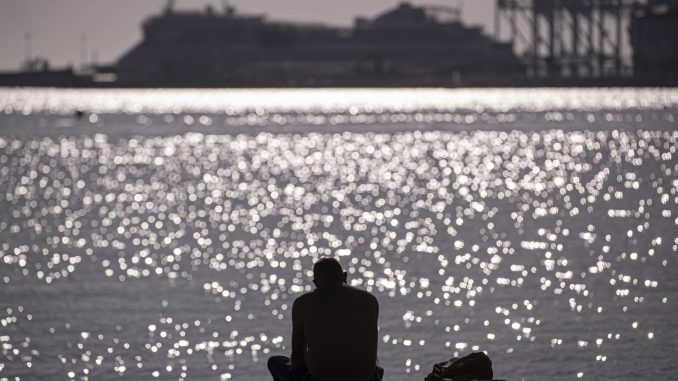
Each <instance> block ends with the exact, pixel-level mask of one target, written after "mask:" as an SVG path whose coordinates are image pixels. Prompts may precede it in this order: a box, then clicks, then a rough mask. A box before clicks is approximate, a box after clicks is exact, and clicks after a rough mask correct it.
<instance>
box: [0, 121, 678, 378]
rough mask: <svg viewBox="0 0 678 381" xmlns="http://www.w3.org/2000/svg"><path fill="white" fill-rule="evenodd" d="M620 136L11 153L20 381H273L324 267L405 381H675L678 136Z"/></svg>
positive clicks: (46, 139) (7, 373)
mask: <svg viewBox="0 0 678 381" xmlns="http://www.w3.org/2000/svg"><path fill="white" fill-rule="evenodd" d="M42 111H45V110H42ZM109 111H110V110H109ZM212 111H214V110H212ZM349 114H350V113H349ZM558 114H559V113H558ZM572 114H573V115H574V117H575V119H577V120H578V118H579V119H580V118H586V113H583V112H581V111H577V110H574V111H572ZM408 115H409V114H408ZM478 115H479V114H478ZM478 115H476V116H478ZM520 115H521V116H520V117H521V118H523V117H525V116H524V114H520ZM528 115H529V114H528ZM668 115H669V116H671V115H672V114H668ZM142 116H144V115H141V114H140V115H138V116H135V117H138V118H140V117H142ZM542 116H543V115H542ZM101 117H102V118H110V119H114V118H115V117H116V116H115V115H113V114H106V115H104V116H101ZM144 117H147V118H156V119H160V118H166V117H167V116H166V115H165V116H163V115H150V116H144ZM528 117H529V116H528ZM26 118H27V119H26V120H29V118H28V116H26ZM47 118H48V119H49V117H47ZM97 118H98V116H97ZM565 118H567V117H565ZM659 119H661V118H659ZM50 120H51V119H50ZM664 120H666V118H665V117H664ZM15 121H16V120H15ZM90 122H91V120H90ZM146 122H148V121H146ZM146 122H144V123H139V124H140V125H144V124H145V123H146ZM184 122H185V119H184ZM608 122H610V123H612V124H613V127H618V128H610V129H599V130H597V131H589V130H583V129H579V130H572V129H570V130H565V129H563V128H553V127H557V125H556V126H553V125H550V127H551V129H542V130H536V131H535V130H532V131H528V130H517V129H516V130H512V131H509V130H505V131H492V130H482V131H463V130H460V131H438V130H433V131H416V130H412V129H411V130H408V131H398V132H395V133H386V132H383V131H382V132H375V131H370V130H369V129H367V130H366V131H365V132H344V133H319V132H312V131H309V132H307V133H303V134H272V133H268V132H261V133H253V134H250V135H234V134H231V135H218V134H204V133H184V134H178V135H172V134H170V135H161V136H148V134H145V136H141V135H136V136H131V135H127V136H117V135H108V134H78V135H74V136H58V135H56V136H51V137H50V136H37V135H36V136H33V137H27V136H13V135H6V136H2V137H0V163H1V164H2V167H1V168H0V179H2V181H1V182H0V212H1V213H2V216H3V218H2V220H0V345H1V348H2V354H1V355H0V378H7V379H14V378H15V377H19V378H20V379H25V380H30V379H34V378H36V377H38V376H39V377H47V378H50V377H51V378H58V379H64V378H66V379H96V380H98V379H120V377H119V376H124V377H123V378H124V379H153V378H158V379H163V380H165V379H168V380H169V379H177V380H183V379H186V380H194V379H210V380H213V379H222V380H228V379H236V380H241V379H242V380H246V379H255V378H256V379H266V378H267V377H268V376H267V371H266V369H265V358H266V357H267V356H268V355H270V354H272V353H281V352H287V351H288V350H289V346H288V339H289V334H290V327H291V323H290V321H289V319H290V306H291V301H292V300H293V299H294V298H295V297H296V296H297V295H299V294H300V293H302V292H304V291H308V290H310V289H311V282H310V276H311V274H310V272H309V270H310V269H311V264H312V262H313V259H314V258H316V257H317V256H320V255H327V254H334V255H338V256H340V260H341V262H342V264H343V265H344V267H345V268H346V269H347V270H348V272H349V279H350V280H351V282H352V283H353V284H354V285H356V286H359V287H363V288H365V289H367V290H369V291H371V292H373V293H375V294H376V296H377V297H378V299H379V300H380V303H381V307H382V308H381V318H380V338H381V339H382V341H381V342H380V354H379V357H380V360H381V364H382V366H384V367H385V368H386V370H387V374H388V377H389V379H392V380H411V379H421V378H423V377H424V375H425V374H426V373H427V372H428V371H429V370H430V367H431V365H432V363H433V362H437V361H441V360H443V359H445V357H447V356H449V355H452V354H455V355H457V354H466V353H468V352H470V351H472V350H484V351H487V352H488V353H489V354H490V357H491V358H492V359H493V361H494V364H495V373H496V374H497V376H498V377H503V378H509V379H522V378H525V379H541V378H547V379H575V378H588V379H601V378H603V377H612V378H618V379H629V380H631V379H637V378H640V377H644V376H646V375H648V374H649V375H652V376H656V377H661V376H664V377H667V376H668V377H671V376H675V375H676V374H678V367H677V366H676V365H675V363H674V362H673V361H671V359H670V356H669V355H668V353H670V351H671V350H672V348H673V346H674V345H675V342H676V339H678V338H677V334H676V328H678V319H676V317H675V316H674V314H673V311H674V310H675V301H674V300H673V298H674V296H675V295H676V291H677V288H678V281H676V280H675V277H674V276H673V274H672V273H673V272H675V271H674V269H675V264H674V263H675V260H676V258H675V257H676V252H678V234H676V232H677V229H676V225H677V224H678V208H677V207H676V204H677V203H678V194H677V192H678V177H677V176H676V173H677V171H678V161H677V160H676V147H677V146H678V144H677V141H678V132H677V131H675V130H674V129H671V128H668V129H666V128H663V129H656V130H650V129H642V128H641V129H636V128H626V127H628V126H627V125H625V123H626V121H624V119H623V118H622V119H621V120H617V121H614V120H613V121H608ZM26 123H27V124H28V122H26ZM148 123H151V124H152V123H153V122H148ZM451 123H454V122H453V121H452V122H451ZM615 123H616V124H615ZM368 124H369V123H368ZM499 126H501V123H499ZM585 126H586V125H585ZM640 126H642V123H641V124H640Z"/></svg>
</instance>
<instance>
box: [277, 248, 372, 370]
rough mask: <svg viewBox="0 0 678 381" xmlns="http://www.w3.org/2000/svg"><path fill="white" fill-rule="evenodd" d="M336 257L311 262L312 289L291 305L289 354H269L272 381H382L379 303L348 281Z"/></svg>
mask: <svg viewBox="0 0 678 381" xmlns="http://www.w3.org/2000/svg"><path fill="white" fill-rule="evenodd" d="M346 276H347V274H346V272H345V271H343V270H342V268H341V265H340V264H339V262H338V261H337V260H336V259H334V258H329V257H325V258H322V259H320V260H319V261H318V262H316V264H315V265H314V266H313V283H314V284H315V286H316V289H315V290H314V291H312V292H309V293H306V294H304V295H301V296H300V297H298V298H297V300H295V301H294V305H293V306H292V358H291V359H289V358H287V357H285V356H273V357H271V358H270V359H269V360H268V369H269V370H270V371H271V374H272V375H273V380H275V381H302V380H303V381H311V380H312V381H373V380H375V381H380V380H381V378H382V376H383V374H384V370H383V369H382V368H380V367H378V366H377V341H378V337H377V319H378V317H379V303H377V298H375V297H374V296H373V295H372V294H370V293H369V292H367V291H363V290H359V289H357V288H354V287H351V286H349V285H348V284H347V283H346Z"/></svg>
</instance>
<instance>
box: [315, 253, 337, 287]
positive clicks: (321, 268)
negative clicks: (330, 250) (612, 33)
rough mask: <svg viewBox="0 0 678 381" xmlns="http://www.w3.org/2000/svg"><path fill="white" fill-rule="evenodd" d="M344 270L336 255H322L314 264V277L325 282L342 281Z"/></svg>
mask: <svg viewBox="0 0 678 381" xmlns="http://www.w3.org/2000/svg"><path fill="white" fill-rule="evenodd" d="M343 275H344V270H343V269H342V268H341V264H339V261H338V260H337V259H336V258H334V257H322V258H320V259H319V260H318V262H316V263H315V264H314V265H313V278H315V280H322V281H325V282H341V280H342V279H341V278H342V276H343Z"/></svg>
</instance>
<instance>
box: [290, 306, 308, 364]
mask: <svg viewBox="0 0 678 381" xmlns="http://www.w3.org/2000/svg"><path fill="white" fill-rule="evenodd" d="M300 304H301V303H300V302H299V299H297V300H295V301H294V304H292V356H291V360H292V365H293V366H294V367H295V368H300V369H304V368H306V338H305V337H304V325H303V322H302V320H301V311H300V309H301V306H300Z"/></svg>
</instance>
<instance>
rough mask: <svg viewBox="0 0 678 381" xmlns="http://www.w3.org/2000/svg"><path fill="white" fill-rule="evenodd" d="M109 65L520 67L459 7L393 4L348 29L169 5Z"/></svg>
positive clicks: (158, 79) (400, 78) (228, 73)
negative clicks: (464, 19) (465, 20)
mask: <svg viewBox="0 0 678 381" xmlns="http://www.w3.org/2000/svg"><path fill="white" fill-rule="evenodd" d="M143 30H144V37H143V40H142V41H141V42H140V43H139V44H138V45H137V46H135V47H134V48H132V50H131V51H129V52H128V53H127V54H125V55H124V56H123V57H122V58H121V59H120V60H119V61H118V63H117V83H118V84H119V85H122V86H198V87H200V86H454V85H473V84H495V85H497V84H502V82H504V83H507V82H515V81H516V79H517V78H522V76H523V75H524V73H525V68H524V66H523V64H522V63H521V62H520V60H519V59H518V58H517V57H516V55H515V54H514V53H513V51H512V48H511V46H510V45H508V44H503V43H497V42H495V41H493V40H492V39H491V38H489V37H487V36H485V35H484V34H483V33H482V32H481V30H480V29H479V28H470V27H466V26H464V25H463V24H462V23H461V21H460V20H459V14H458V10H455V9H453V8H446V7H442V6H437V7H419V6H413V5H410V4H408V3H401V4H400V5H399V6H398V7H396V8H395V9H392V10H389V11H387V12H385V13H383V14H381V15H379V16H377V17H376V18H374V19H357V20H356V22H355V25H354V26H353V27H352V28H334V27H328V26H324V25H314V24H300V23H282V22H269V21H266V20H265V19H264V18H263V17H262V16H243V15H239V14H236V13H235V12H234V10H233V9H232V8H228V9H227V10H226V11H225V12H223V13H217V12H215V11H213V10H212V9H211V8H208V9H207V10H206V11H205V12H178V11H174V10H172V9H171V8H168V9H167V10H166V11H165V12H164V13H163V14H161V15H158V16H155V17H152V18H150V19H148V20H146V22H145V23H144V25H143Z"/></svg>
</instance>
